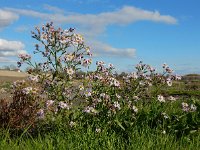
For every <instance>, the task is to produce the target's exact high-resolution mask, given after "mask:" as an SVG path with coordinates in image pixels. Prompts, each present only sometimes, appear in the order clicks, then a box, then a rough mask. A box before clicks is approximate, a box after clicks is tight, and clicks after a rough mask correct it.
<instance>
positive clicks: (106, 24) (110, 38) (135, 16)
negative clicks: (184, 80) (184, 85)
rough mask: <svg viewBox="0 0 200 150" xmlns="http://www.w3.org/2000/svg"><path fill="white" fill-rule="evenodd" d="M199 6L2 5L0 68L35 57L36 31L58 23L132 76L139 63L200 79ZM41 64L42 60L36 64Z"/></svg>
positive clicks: (128, 0) (25, 0) (29, 1)
mask: <svg viewBox="0 0 200 150" xmlns="http://www.w3.org/2000/svg"><path fill="white" fill-rule="evenodd" d="M199 6H200V1H198V0H173V1H169V0H42V1H41V0H14V1H13V0H0V66H4V65H9V64H15V63H16V61H17V55H18V54H20V53H29V54H33V50H34V45H35V43H36V41H35V40H34V39H32V38H31V34H30V32H31V30H34V27H35V26H37V25H42V24H43V23H46V22H50V21H53V22H54V24H55V25H56V26H61V27H62V28H64V29H65V28H66V29H67V28H69V27H75V28H76V32H77V33H81V34H83V35H84V37H85V40H86V42H87V44H88V45H89V46H90V47H91V49H92V52H93V54H94V58H93V60H94V62H95V61H96V60H104V61H105V62H106V63H112V64H114V65H115V67H116V68H117V69H116V70H117V71H120V72H121V71H132V70H133V67H134V65H135V64H137V63H138V62H139V61H140V60H142V61H143V62H144V63H148V64H151V65H152V66H155V67H156V68H158V70H159V68H161V65H162V64H163V63H167V64H169V65H170V66H171V67H172V68H173V69H174V70H175V72H176V73H179V74H186V73H200V9H199ZM36 59H37V58H36Z"/></svg>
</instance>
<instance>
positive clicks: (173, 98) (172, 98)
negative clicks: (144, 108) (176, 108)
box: [168, 96, 176, 101]
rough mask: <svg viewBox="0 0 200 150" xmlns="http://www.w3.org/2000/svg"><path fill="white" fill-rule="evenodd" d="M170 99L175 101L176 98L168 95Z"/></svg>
mask: <svg viewBox="0 0 200 150" xmlns="http://www.w3.org/2000/svg"><path fill="white" fill-rule="evenodd" d="M168 99H169V100H170V101H175V100H176V98H175V97H173V96H169V98H168Z"/></svg>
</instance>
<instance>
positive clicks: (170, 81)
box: [167, 78, 172, 86]
mask: <svg viewBox="0 0 200 150" xmlns="http://www.w3.org/2000/svg"><path fill="white" fill-rule="evenodd" d="M167 85H168V86H172V80H171V79H170V78H167Z"/></svg>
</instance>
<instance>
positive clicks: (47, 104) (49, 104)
mask: <svg viewBox="0 0 200 150" xmlns="http://www.w3.org/2000/svg"><path fill="white" fill-rule="evenodd" d="M53 103H54V101H53V100H47V101H46V107H47V108H48V107H50V106H52V105H53Z"/></svg>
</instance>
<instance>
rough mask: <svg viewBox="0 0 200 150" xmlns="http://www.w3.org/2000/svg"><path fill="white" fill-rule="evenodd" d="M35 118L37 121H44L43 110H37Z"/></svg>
mask: <svg viewBox="0 0 200 150" xmlns="http://www.w3.org/2000/svg"><path fill="white" fill-rule="evenodd" d="M37 116H38V118H39V119H44V110H43V109H39V110H38V112H37Z"/></svg>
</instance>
